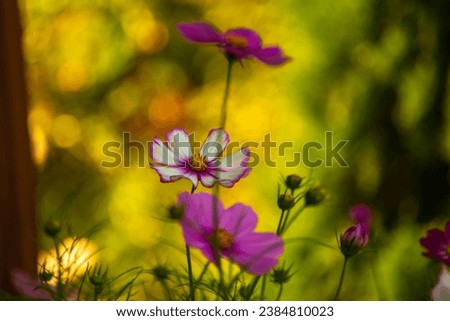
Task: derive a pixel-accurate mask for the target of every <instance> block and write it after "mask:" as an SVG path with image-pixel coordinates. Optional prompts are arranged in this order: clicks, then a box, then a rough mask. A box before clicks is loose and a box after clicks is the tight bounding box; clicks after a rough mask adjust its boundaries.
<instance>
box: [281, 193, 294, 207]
mask: <svg viewBox="0 0 450 321" xmlns="http://www.w3.org/2000/svg"><path fill="white" fill-rule="evenodd" d="M294 205H295V199H294V196H292V195H291V194H281V195H280V196H278V207H279V208H280V209H281V210H290V209H291V208H293V207H294Z"/></svg>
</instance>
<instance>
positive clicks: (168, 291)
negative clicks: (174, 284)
mask: <svg viewBox="0 0 450 321" xmlns="http://www.w3.org/2000/svg"><path fill="white" fill-rule="evenodd" d="M161 285H162V288H163V289H164V291H165V292H166V294H167V299H168V300H169V301H173V297H172V292H170V289H169V286H168V285H167V282H166V280H161Z"/></svg>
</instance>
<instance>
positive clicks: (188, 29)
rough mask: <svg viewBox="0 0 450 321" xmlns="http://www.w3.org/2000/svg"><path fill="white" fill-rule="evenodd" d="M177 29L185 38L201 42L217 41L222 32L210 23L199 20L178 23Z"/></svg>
mask: <svg viewBox="0 0 450 321" xmlns="http://www.w3.org/2000/svg"><path fill="white" fill-rule="evenodd" d="M177 29H178V31H179V32H180V34H181V35H182V36H183V38H185V39H186V40H189V41H193V42H201V43H218V42H220V39H221V34H222V33H221V32H220V31H219V30H217V29H216V28H215V27H213V26H212V25H210V24H208V23H205V22H200V21H195V22H191V23H178V24H177Z"/></svg>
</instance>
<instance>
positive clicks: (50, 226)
mask: <svg viewBox="0 0 450 321" xmlns="http://www.w3.org/2000/svg"><path fill="white" fill-rule="evenodd" d="M44 231H45V234H47V235H48V236H50V237H55V236H56V235H58V233H59V231H61V224H60V223H59V221H56V220H49V221H48V222H47V223H46V224H45V226H44Z"/></svg>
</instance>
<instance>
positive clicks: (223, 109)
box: [219, 59, 233, 129]
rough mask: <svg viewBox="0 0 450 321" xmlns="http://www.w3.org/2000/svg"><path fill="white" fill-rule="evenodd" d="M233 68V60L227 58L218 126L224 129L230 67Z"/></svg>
mask: <svg viewBox="0 0 450 321" xmlns="http://www.w3.org/2000/svg"><path fill="white" fill-rule="evenodd" d="M232 68H233V60H232V59H228V68H227V80H226V82H225V92H224V94H223V100H222V106H221V108H220V126H219V127H220V128H223V129H225V125H226V123H227V104H228V96H229V94H230V83H231V69H232Z"/></svg>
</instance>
